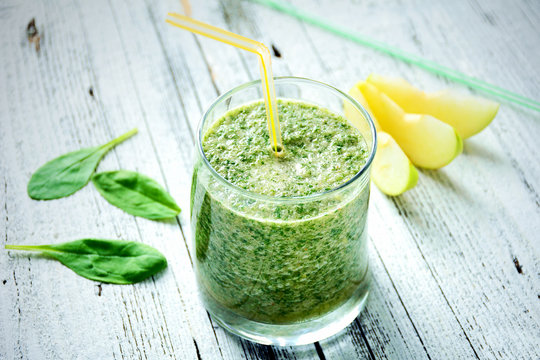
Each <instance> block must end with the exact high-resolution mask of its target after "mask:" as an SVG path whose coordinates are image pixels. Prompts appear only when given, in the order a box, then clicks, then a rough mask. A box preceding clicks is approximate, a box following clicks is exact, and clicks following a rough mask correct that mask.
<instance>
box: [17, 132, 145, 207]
mask: <svg viewBox="0 0 540 360" xmlns="http://www.w3.org/2000/svg"><path fill="white" fill-rule="evenodd" d="M137 131H138V130H137V129H133V130H131V131H129V132H127V133H125V134H124V135H121V136H119V137H118V138H116V139H114V140H112V141H110V142H108V143H106V144H104V145H101V146H94V147H90V148H86V149H81V150H77V151H73V152H70V153H67V154H65V155H61V156H59V157H57V158H56V159H53V160H51V161H49V162H47V163H46V164H45V165H43V166H42V167H40V168H39V169H38V170H37V171H36V172H35V173H34V174H33V175H32V177H31V178H30V181H29V182H28V188H27V191H28V195H29V196H30V197H31V198H32V199H35V200H51V199H58V198H61V197H65V196H68V195H71V194H73V193H74V192H76V191H77V190H79V189H81V188H82V187H83V186H85V185H86V184H87V183H88V181H89V180H90V177H91V176H92V174H93V173H94V170H96V167H97V165H98V163H99V161H100V160H101V158H102V157H103V156H104V155H105V154H106V153H107V152H108V151H109V150H110V149H112V148H113V147H114V146H115V145H117V144H119V143H121V142H122V141H124V140H126V139H128V138H130V137H131V136H133V135H135V134H136V133H137Z"/></svg>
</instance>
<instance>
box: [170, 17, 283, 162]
mask: <svg viewBox="0 0 540 360" xmlns="http://www.w3.org/2000/svg"><path fill="white" fill-rule="evenodd" d="M168 16H171V17H173V18H174V20H169V19H166V20H165V21H166V22H167V23H169V24H171V25H173V26H176V27H179V28H181V29H184V30H188V31H191V32H192V33H195V34H199V35H202V36H206V37H209V38H211V39H214V40H218V41H221V42H223V43H225V44H229V45H232V46H235V47H237V48H240V49H242V50H246V51H249V52H252V53H255V54H257V55H258V56H259V65H260V72H261V81H262V88H263V95H264V101H265V105H266V119H267V122H268V132H269V135H270V146H271V148H272V150H273V151H274V154H275V155H278V153H280V152H281V151H283V143H282V141H281V130H280V127H279V116H278V111H277V102H276V91H275V89H274V77H273V75H272V64H271V60H270V51H269V50H268V48H267V47H266V46H264V44H262V43H260V42H258V41H255V40H252V39H249V38H247V37H244V36H241V35H238V34H235V33H232V32H230V31H227V30H223V29H220V28H218V27H215V26H212V25H209V24H206V23H204V22H202V21H198V20H195V19H192V18H190V17H187V16H184V15H180V14H176V13H169V14H168Z"/></svg>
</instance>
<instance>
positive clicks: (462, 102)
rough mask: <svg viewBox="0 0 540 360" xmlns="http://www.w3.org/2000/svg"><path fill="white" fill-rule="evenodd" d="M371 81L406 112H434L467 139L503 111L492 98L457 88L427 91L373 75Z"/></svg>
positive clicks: (399, 81) (433, 114) (429, 113)
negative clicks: (478, 95) (468, 93)
mask: <svg viewBox="0 0 540 360" xmlns="http://www.w3.org/2000/svg"><path fill="white" fill-rule="evenodd" d="M367 81H368V82H369V83H370V84H373V85H375V87H377V88H378V89H379V90H380V91H382V92H383V93H385V94H386V95H387V96H388V97H389V98H390V99H392V100H393V101H394V102H396V104H398V105H399V106H400V107H401V108H402V109H403V110H404V111H405V112H407V113H416V114H427V115H431V116H433V117H435V118H437V119H439V120H441V121H443V122H445V123H447V124H449V125H451V126H452V127H453V128H455V129H456V131H457V132H458V134H459V135H460V136H461V137H462V138H463V139H466V138H468V137H470V136H472V135H474V134H477V133H479V132H480V131H482V130H483V129H484V128H485V127H486V126H488V125H489V123H490V122H491V121H492V120H493V118H494V117H495V115H496V114H497V111H498V110H499V104H498V103H496V102H494V101H491V100H487V99H483V98H480V97H477V96H471V95H465V94H461V93H458V92H456V91H453V90H442V91H438V92H433V93H425V92H423V91H421V90H419V89H417V88H415V87H414V86H412V85H411V84H410V83H408V82H407V81H405V80H404V79H401V78H392V77H387V76H381V75H377V74H371V75H370V76H369V77H368V78H367Z"/></svg>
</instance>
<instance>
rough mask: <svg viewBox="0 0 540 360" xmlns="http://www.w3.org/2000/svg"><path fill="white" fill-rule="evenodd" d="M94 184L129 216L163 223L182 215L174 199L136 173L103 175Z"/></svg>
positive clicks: (107, 173) (161, 188)
mask: <svg viewBox="0 0 540 360" xmlns="http://www.w3.org/2000/svg"><path fill="white" fill-rule="evenodd" d="M92 182H93V183H94V185H95V186H96V188H97V189H98V191H99V192H100V193H101V195H103V197H104V198H105V199H106V200H107V201H108V202H109V203H111V204H112V205H114V206H116V207H119V208H120V209H122V210H124V211H125V212H127V213H128V214H131V215H135V216H141V217H144V218H147V219H150V220H160V219H167V218H172V217H175V216H176V215H178V214H179V213H180V208H179V207H178V205H177V204H176V202H175V201H174V199H173V198H172V196H171V195H169V193H167V191H166V190H165V189H164V188H163V187H161V185H159V184H158V183H157V182H156V181H155V180H153V179H151V178H149V177H148V176H145V175H142V174H139V173H137V172H135V171H127V170H118V171H107V172H102V173H99V174H95V175H94V176H93V177H92Z"/></svg>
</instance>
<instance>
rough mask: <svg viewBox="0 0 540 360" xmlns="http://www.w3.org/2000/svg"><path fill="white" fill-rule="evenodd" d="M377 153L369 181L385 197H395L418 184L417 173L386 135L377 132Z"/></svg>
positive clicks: (390, 137)
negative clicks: (371, 181)
mask: <svg viewBox="0 0 540 360" xmlns="http://www.w3.org/2000/svg"><path fill="white" fill-rule="evenodd" d="M377 140H378V143H377V153H376V154H375V159H373V168H372V170H371V180H373V182H374V183H375V185H377V187H378V188H379V190H381V191H382V192H383V193H385V194H386V195H391V196H397V195H400V194H403V193H404V192H405V191H407V190H409V189H412V188H413V187H414V186H415V185H416V183H417V182H418V171H417V170H416V168H415V167H414V165H413V164H412V163H411V161H410V160H409V158H408V157H407V155H405V153H404V152H403V150H401V148H400V147H399V145H398V144H397V143H396V141H395V140H394V139H393V138H392V136H390V135H389V134H388V133H385V132H384V131H377Z"/></svg>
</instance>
